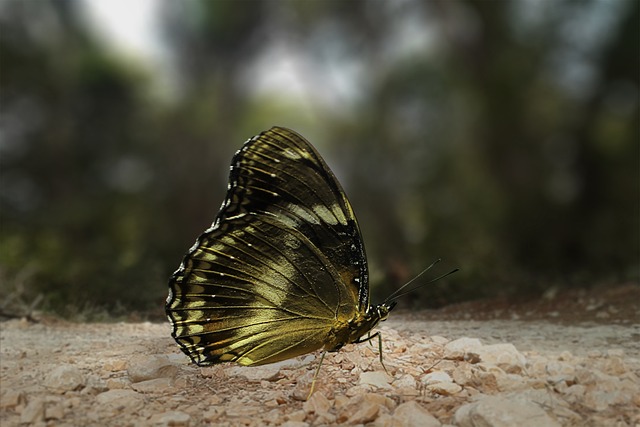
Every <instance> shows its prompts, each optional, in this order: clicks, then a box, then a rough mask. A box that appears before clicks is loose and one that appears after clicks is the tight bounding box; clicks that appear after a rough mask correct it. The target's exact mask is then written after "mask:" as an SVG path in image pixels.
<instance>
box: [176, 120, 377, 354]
mask: <svg viewBox="0 0 640 427" xmlns="http://www.w3.org/2000/svg"><path fill="white" fill-rule="evenodd" d="M362 307H365V309H366V308H367V307H368V284H367V268H366V258H365V255H364V246H363V244H362V240H361V238H360V232H359V229H358V225H357V222H356V220H355V217H354V215H353V211H352V209H351V206H350V205H349V202H348V200H347V199H346V196H345V195H344V192H343V191H342V189H341V187H340V185H339V183H338V182H337V180H336V179H335V177H334V176H333V174H332V173H331V171H330V170H329V168H328V167H327V166H326V164H325V163H324V161H323V160H322V158H321V157H320V156H319V155H318V153H317V152H316V151H315V149H314V148H313V147H312V146H311V145H310V144H309V143H308V142H306V140H304V139H303V138H302V137H301V136H299V135H298V134H296V133H295V132H292V131H289V130H287V129H284V128H272V129H271V130H269V131H266V132H263V133H262V134H260V135H258V136H256V137H254V138H252V139H251V140H249V141H248V142H247V143H246V144H245V145H244V146H243V148H242V149H241V150H240V151H238V153H236V155H235V157H234V159H233V162H232V167H231V172H230V178H229V190H228V193H227V197H226V198H225V201H224V202H223V206H222V209H221V211H220V213H219V214H218V216H217V218H216V220H215V221H214V224H213V225H212V227H211V228H210V229H209V230H207V231H206V232H205V233H204V234H203V235H202V236H200V237H199V238H198V240H197V241H196V244H195V245H194V247H193V248H192V249H191V250H190V251H189V253H188V254H187V255H186V257H185V259H184V260H183V263H182V265H181V267H180V268H179V269H178V271H176V273H174V275H173V276H172V278H171V281H170V295H169V298H168V300H167V313H168V315H169V317H170V320H171V322H172V324H173V328H174V330H173V336H174V337H175V338H176V340H177V341H178V342H179V343H180V345H181V347H182V349H183V351H184V352H185V353H187V354H188V355H189V356H190V357H191V358H192V360H193V361H194V362H196V363H198V364H201V365H206V364H211V363H218V362H226V361H237V362H238V363H241V364H245V365H250V364H262V363H269V362H274V361H278V360H283V359H287V358H289V357H293V356H296V355H299V354H304V353H307V352H310V351H313V350H316V349H319V348H323V347H325V348H327V346H328V347H329V349H330V347H331V346H332V345H335V344H337V343H339V342H343V341H344V339H345V338H344V337H336V336H335V334H334V331H335V330H345V331H346V329H347V322H348V321H349V320H350V319H353V318H354V316H356V314H357V313H359V312H361V310H362Z"/></svg>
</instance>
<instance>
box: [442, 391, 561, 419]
mask: <svg viewBox="0 0 640 427" xmlns="http://www.w3.org/2000/svg"><path fill="white" fill-rule="evenodd" d="M454 423H455V424H456V425H458V426H459V427H475V426H493V427H511V426H518V427H539V426H547V427H560V424H559V423H558V422H557V421H555V420H554V419H553V418H551V417H550V416H549V415H547V413H546V412H545V411H543V410H542V409H541V408H540V407H539V406H538V405H535V404H527V403H525V402H521V401H517V400H510V399H508V398H504V397H498V396H486V397H484V398H483V399H481V400H479V401H477V402H473V403H468V404H466V405H463V406H461V407H460V408H458V410H457V411H456V413H455V415H454Z"/></svg>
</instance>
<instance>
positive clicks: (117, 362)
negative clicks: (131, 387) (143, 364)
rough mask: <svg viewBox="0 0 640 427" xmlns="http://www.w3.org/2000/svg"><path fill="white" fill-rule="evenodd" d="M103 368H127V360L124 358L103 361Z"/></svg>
mask: <svg viewBox="0 0 640 427" xmlns="http://www.w3.org/2000/svg"><path fill="white" fill-rule="evenodd" d="M104 369H105V370H106V371H109V372H118V371H124V370H125V369H127V361H126V360H124V359H114V360H108V361H106V362H105V363H104Z"/></svg>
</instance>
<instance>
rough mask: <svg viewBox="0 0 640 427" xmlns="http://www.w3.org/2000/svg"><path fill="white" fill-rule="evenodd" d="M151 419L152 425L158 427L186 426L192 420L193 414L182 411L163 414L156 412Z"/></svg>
mask: <svg viewBox="0 0 640 427" xmlns="http://www.w3.org/2000/svg"><path fill="white" fill-rule="evenodd" d="M149 421H150V424H151V425H153V426H158V427H165V426H166V427H169V426H172V427H174V426H175V427H180V426H184V427H186V426H188V425H189V422H190V421H191V415H189V414H185V413H184V412H180V411H169V412H165V413H162V414H156V415H154V416H152V417H151V419H150V420H149Z"/></svg>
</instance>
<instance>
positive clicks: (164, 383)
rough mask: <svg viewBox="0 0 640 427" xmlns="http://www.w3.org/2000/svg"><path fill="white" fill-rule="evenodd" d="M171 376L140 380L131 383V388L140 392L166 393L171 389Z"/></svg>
mask: <svg viewBox="0 0 640 427" xmlns="http://www.w3.org/2000/svg"><path fill="white" fill-rule="evenodd" d="M171 381H172V380H171V378H154V379H152V380H146V381H140V382H138V383H134V384H131V388H132V389H134V390H135V391H137V392H138V393H144V394H148V393H165V392H167V391H169V390H171V389H172V388H173V387H171Z"/></svg>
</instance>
